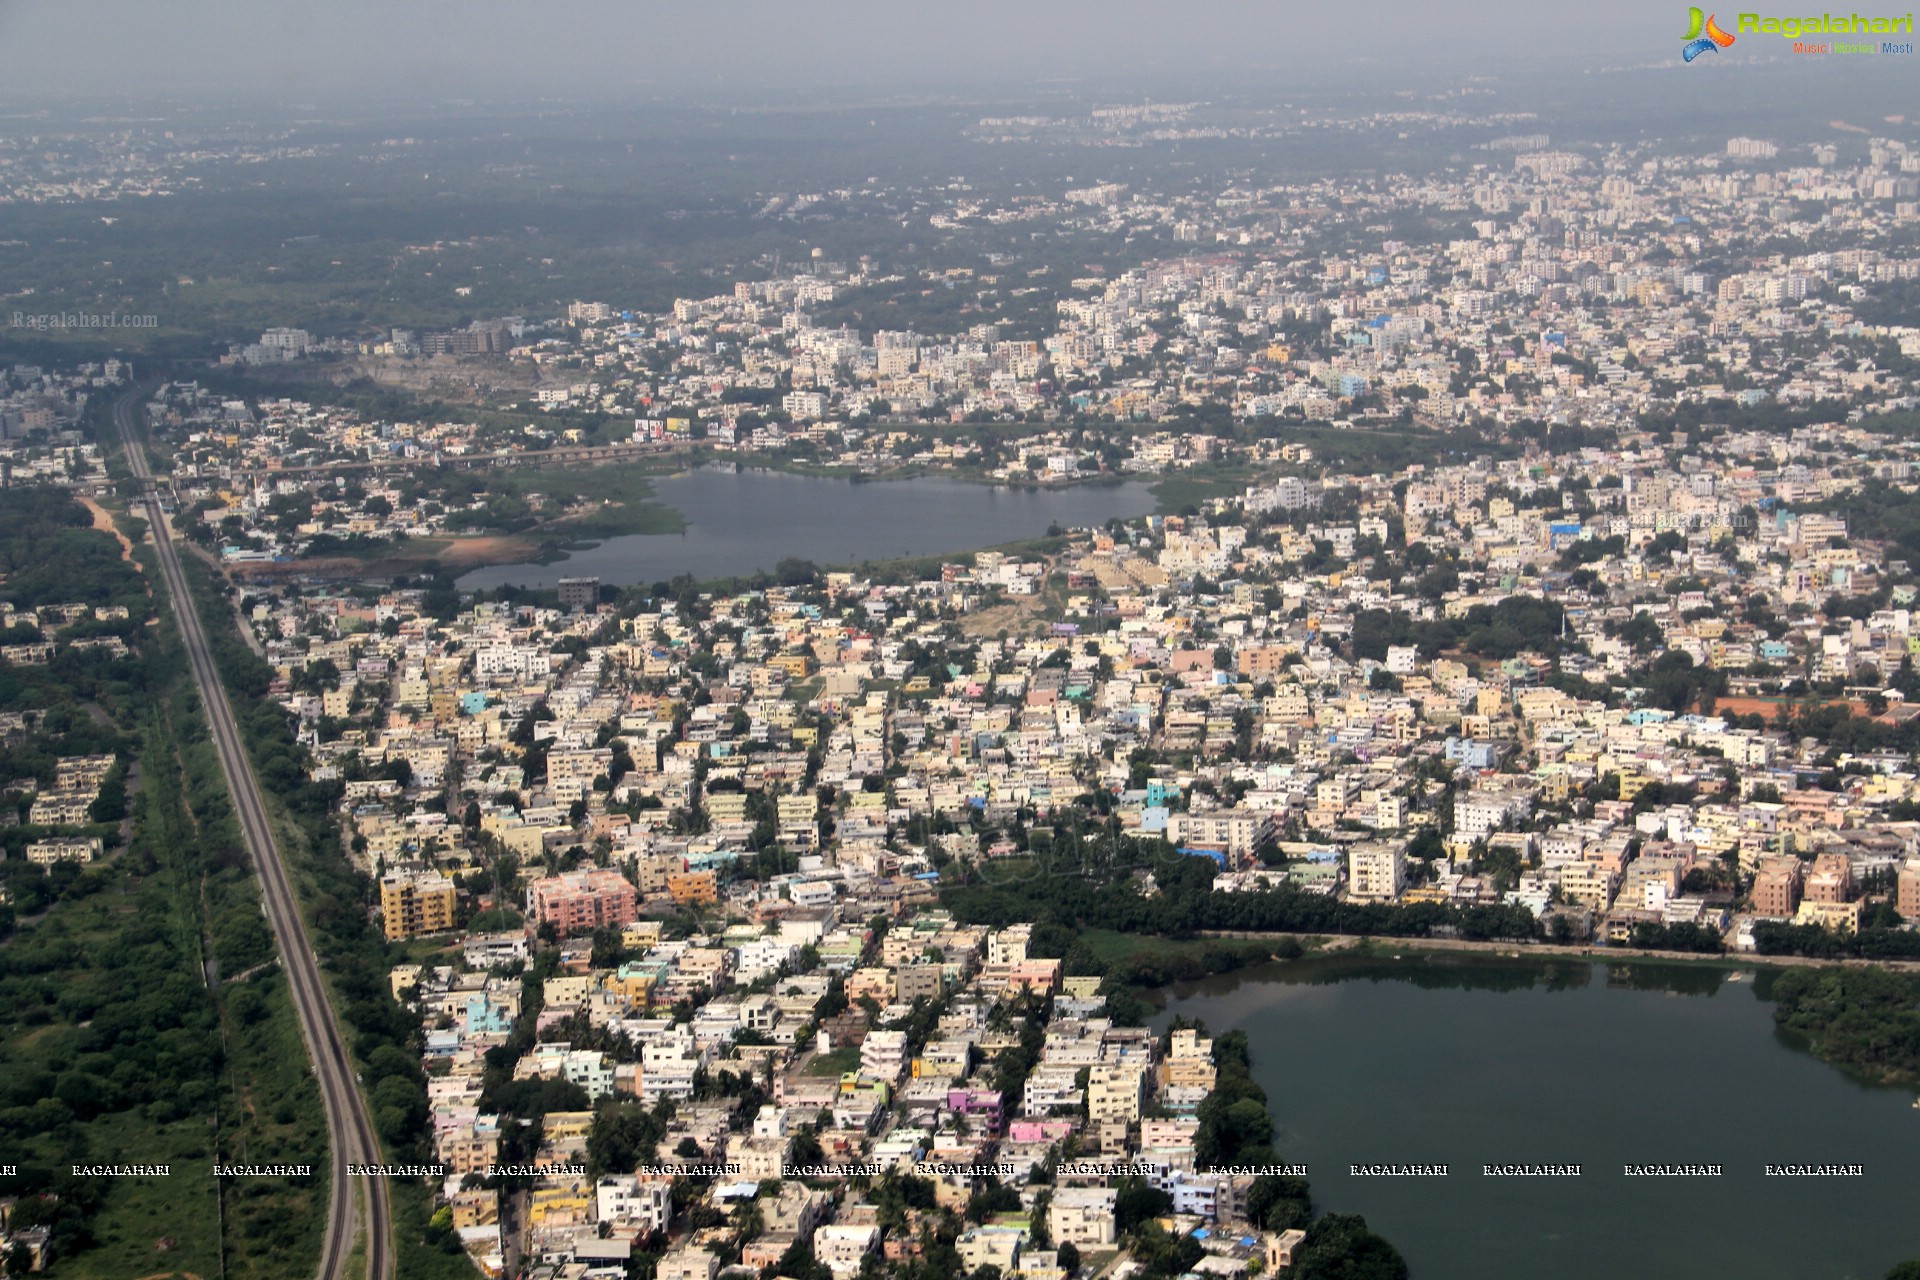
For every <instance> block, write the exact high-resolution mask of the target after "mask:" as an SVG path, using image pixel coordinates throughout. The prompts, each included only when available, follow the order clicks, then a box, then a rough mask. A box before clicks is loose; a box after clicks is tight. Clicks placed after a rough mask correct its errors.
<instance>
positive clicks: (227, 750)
mask: <svg viewBox="0 0 1920 1280" xmlns="http://www.w3.org/2000/svg"><path fill="white" fill-rule="evenodd" d="M140 394H141V389H140V388H136V389H135V390H133V391H129V392H128V393H126V394H125V395H123V396H121V397H120V399H119V400H118V401H116V402H115V404H114V406H113V421H114V427H115V429H116V430H117V431H118V432H119V434H120V439H121V442H122V444H123V445H124V446H125V450H126V458H127V466H128V467H129V469H130V470H131V471H132V472H133V475H134V478H135V479H136V480H137V481H139V483H140V496H139V498H138V499H137V501H138V502H139V503H140V504H141V505H142V506H143V507H144V508H145V512H146V516H147V520H148V523H149V525H150V527H151V528H152V530H153V544H154V549H155V551H156V553H157V556H158V559H159V562H160V575H161V578H162V580H163V581H164V582H165V583H166V587H167V595H168V596H169V597H170V598H171V601H172V608H173V613H174V617H175V619H176V621H177V622H178V624H179V627H180V637H181V642H182V644H183V645H184V646H185V648H186V652H187V659H188V662H189V663H190V665H191V666H192V668H193V678H194V683H195V684H196V686H198V688H199V690H200V700H201V702H202V703H203V704H205V707H206V713H207V722H208V724H209V726H210V727H211V729H212V733H213V743H214V747H215V750H216V751H217V753H218V755H219V757H220V769H221V772H222V773H223V774H225V775H226V780H227V788H228V790H229V791H230V792H231V793H232V795H233V801H234V812H235V813H236V814H237V815H238V817H239V819H240V830H241V834H242V835H243V837H244V838H245V841H246V846H247V854H248V857H249V858H250V859H251V861H252V863H253V868H254V873H255V875H256V876H257V877H258V878H259V881H260V896H261V901H262V903H263V904H264V905H265V908H266V913H267V920H268V922H269V924H270V925H271V926H272V928H273V935H274V941H275V943H276V944H277V945H278V947H279V951H280V956H281V959H282V962H283V963H284V965H285V966H286V971H287V977H288V980H289V989H290V990H291V991H292V993H293V1003H294V1011H295V1013H296V1014H297V1016H298V1017H299V1020H300V1034H301V1037H302V1038H303V1039H304V1040H305V1042H306V1046H307V1053H308V1056H309V1057H310V1058H311V1059H312V1062H313V1071H314V1077H315V1079H316V1080H318V1081H319V1084H320V1097H321V1102H322V1104H323V1107H324V1109H325V1114H326V1120H327V1134H328V1141H329V1145H330V1148H331V1153H332V1159H331V1160H330V1161H329V1162H328V1164H329V1167H330V1169H331V1186H330V1188H329V1192H328V1198H327V1227H326V1232H325V1235H324V1238H323V1241H324V1242H323V1245H322V1248H321V1252H320V1258H319V1267H318V1271H317V1273H316V1274H317V1275H318V1277H319V1280H359V1277H360V1276H361V1275H364V1276H365V1277H366V1280H393V1275H394V1257H393V1245H392V1241H393V1215H392V1210H391V1205H390V1202H389V1199H388V1195H387V1185H386V1180H385V1179H384V1178H381V1177H366V1178H356V1177H350V1176H349V1174H348V1166H349V1165H378V1164H380V1162H381V1159H382V1156H381V1151H380V1142H379V1138H378V1137H377V1135H376V1134H375V1132H374V1128H373V1121H372V1117H371V1113H370V1112H369V1110H368V1108H367V1101H366V1097H365V1095H364V1094H362V1092H361V1090H360V1085H359V1079H358V1076H357V1074H356V1073H355V1071H354V1069H353V1066H352V1063H351V1062H350V1060H349V1059H348V1057H347V1049H346V1042H345V1040H344V1039H343V1038H342V1036H341V1034H340V1027H339V1024H338V1022H336V1021H335V1019H334V1016H333V1009H332V1006H331V1004H330V1003H329V1001H328V999H327V990H326V985H325V983H324V981H323V980H322V978H321V975H320V965H319V962H318V960H317V959H316V958H315V956H314V953H313V945H312V943H311V941H310V940H309V939H308V937H307V930H306V924H305V922H304V921H303V920H302V918H301V915H300V905H299V902H298V900H297V899H296V898H295V896H294V892H293V885H292V882H291V881H290V880H289V878H288V875H287V868H286V864H285V862H284V861H283V860H282V858H281V854H280V847H279V843H278V841H277V840H276V839H275V838H274V834H273V824H272V823H271V822H270V821H269V820H268V817H267V807H266V802H265V800H264V799H263V797H262V795H261V792H260V783H259V780H258V779H257V778H256V777H255V776H254V772H253V765H252V762H251V761H250V760H249V759H248V756H247V750H246V743H245V741H244V740H243V739H242V738H241V736H240V730H239V726H238V725H237V724H236V722H235V721H234V718H233V707H232V705H231V704H230V703H229V702H228V700H227V693H226V686H225V685H224V684H223V683H222V682H221V680H220V671H219V668H218V666H217V665H216V664H215V662H214V659H213V652H212V649H211V648H210V647H209V645H208V643H207V636H206V631H205V629H204V628H203V627H202V626H201V623H200V616H199V613H198V611H197V609H196V608H195V606H194V601H193V595H192V592H191V590H190V588H189V586H188V583H187V578H186V574H185V572H184V571H183V570H182V569H181V567H180V557H179V554H178V552H177V551H176V549H175V548H174V545H173V528H172V524H171V522H170V521H169V520H168V518H167V513H166V511H165V509H164V508H163V507H162V505H161V501H160V496H159V493H158V491H157V490H156V487H155V482H154V476H153V472H152V470H151V468H150V466H149V464H148V460H147V455H146V449H145V446H144V445H143V444H142V442H141V440H140V435H139V432H138V431H137V430H136V429H135V426H134V422H133V416H132V415H133V411H134V407H135V405H137V404H138V403H139V400H140ZM363 1221H364V1224H365V1245H366V1249H365V1262H366V1266H365V1270H364V1272H361V1271H360V1269H359V1268H358V1267H355V1266H354V1265H353V1262H354V1257H353V1255H354V1247H355V1243H356V1237H357V1235H358V1233H359V1228H360V1226H361V1224H362V1222H363ZM350 1268H352V1270H351V1271H350ZM287 1274H294V1273H293V1272H291V1271H289V1272H288V1273H287Z"/></svg>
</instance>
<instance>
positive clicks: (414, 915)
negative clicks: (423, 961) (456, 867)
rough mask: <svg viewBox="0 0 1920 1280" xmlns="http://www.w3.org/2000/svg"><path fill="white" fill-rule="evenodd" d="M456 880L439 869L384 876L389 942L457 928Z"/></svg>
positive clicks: (384, 923)
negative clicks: (454, 925)
mask: <svg viewBox="0 0 1920 1280" xmlns="http://www.w3.org/2000/svg"><path fill="white" fill-rule="evenodd" d="M453 904H454V887H453V881H451V880H449V879H447V877H445V876H443V875H441V874H440V873H439V872H437V871H417V872H395V873H393V874H391V875H386V876H382V877H381V878H380V918H381V922H382V926H383V927H384V929H385V930H386V935H387V941H388V942H398V941H399V940H400V939H402V938H417V937H419V936H420V935H421V934H424V933H445V932H446V931H447V930H449V929H451V928H453Z"/></svg>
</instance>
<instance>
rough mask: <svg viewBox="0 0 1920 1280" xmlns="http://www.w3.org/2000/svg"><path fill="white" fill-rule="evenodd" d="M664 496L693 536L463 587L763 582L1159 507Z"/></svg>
mask: <svg viewBox="0 0 1920 1280" xmlns="http://www.w3.org/2000/svg"><path fill="white" fill-rule="evenodd" d="M653 490H654V498H655V500H656V501H659V502H663V503H665V504H666V505H668V506H670V507H673V508H675V509H677V510H678V511H680V513H681V514H682V515H684V516H685V517H686V520H687V530H686V532H685V533H679V534H634V535H631V536H627V537H620V538H609V539H608V540H607V541H605V542H602V543H600V544H599V545H598V546H595V547H592V548H591V549H588V550H584V551H575V552H573V553H572V554H570V555H569V556H568V557H567V558H566V559H564V560H561V561H558V562H556V563H554V564H549V565H538V564H516V565H492V566H489V567H487V568H484V569H476V570H474V571H473V572H472V573H469V574H467V575H466V576H464V577H462V578H461V579H460V585H461V586H462V587H464V588H467V589H469V590H473V589H478V588H484V587H497V586H501V585H503V584H505V583H514V584H516V585H519V586H525V587H550V586H552V585H553V584H554V583H556V582H558V581H559V580H560V579H561V578H563V577H573V576H576V575H579V576H595V577H598V578H599V579H600V580H601V581H602V582H606V583H611V584H615V585H619V586H627V585H630V584H632V583H636V582H661V581H664V580H666V579H668V578H671V577H673V576H675V575H676V574H681V573H691V574H692V575H694V576H695V577H696V578H724V577H731V576H734V575H745V574H751V573H755V572H758V571H760V570H770V569H772V568H773V567H774V565H776V564H778V563H779V562H780V561H781V560H782V559H784V558H786V557H788V556H797V557H799V558H800V559H802V560H812V561H814V562H815V563H816V564H821V565H835V564H855V563H858V562H860V561H862V560H885V559H892V558H894V557H898V556H924V555H940V554H957V553H959V552H962V551H973V550H977V549H979V548H981V547H990V546H994V545H996V544H998V543H1002V542H1015V541H1019V540H1020V539H1023V538H1037V537H1040V536H1042V535H1044V534H1045V533H1046V531H1047V528H1048V527H1049V526H1050V525H1054V524H1059V525H1062V526H1067V527H1071V526H1074V525H1094V524H1104V523H1106V522H1107V521H1108V520H1111V519H1116V518H1118V519H1122V520H1125V519H1131V518H1133V517H1135V516H1142V515H1146V514H1147V513H1148V512H1150V511H1152V510H1153V508H1154V499H1153V494H1152V493H1150V492H1149V491H1148V488H1147V486H1146V485H1145V484H1142V483H1139V482H1137V481H1135V482H1129V483H1126V484H1120V485H1105V486H1098V487H1088V486H1079V487H1075V488H1071V489H1052V490H1029V489H999V488H992V487H990V486H987V485H979V484H968V483H965V482H963V481H959V480H943V479H937V478H921V479H914V480H876V481H870V482H867V483H856V482H854V481H852V480H841V479H834V478H829V477H821V476H798V475H789V474H787V473H785V472H779V471H752V470H745V471H738V472H736V471H734V470H732V469H731V468H727V467H702V468H699V469H697V470H694V471H689V472H685V473H682V474H680V475H675V476H667V477H664V478H662V479H659V480H656V481H654V482H653Z"/></svg>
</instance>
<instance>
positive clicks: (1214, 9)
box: [0, 0, 1686, 98]
mask: <svg viewBox="0 0 1920 1280" xmlns="http://www.w3.org/2000/svg"><path fill="white" fill-rule="evenodd" d="M1685 23H1686V6H1685V5H1683V4H1678V3H1672V2H1671V0H1621V2H1619V3H1602V4H1599V5H1581V6H1570V5H1560V4H1542V3H1540V0H1468V2H1466V3H1460V2H1453V0H1372V2H1371V3H1367V4H1365V5H1356V4H1351V3H1346V2H1344V0H1318V2H1315V3H1305V2H1303V0H958V2H955V3H935V2H934V0H462V2H459V3H456V2H454V0H309V2H308V3H303V4H293V3H288V2H287V0H0V94H8V95H14V94H18V93H22V92H24V93H30V94H39V93H57V94H63V95H65V94H76V95H80V96H85V97H95V96H118V95H123V94H133V95H136V96H137V95H142V94H145V93H148V92H155V91H160V92H178V91H181V90H191V89H194V88H202V89H210V90H215V91H219V92H227V91H244V92H259V91H266V92H269V93H273V94H276V95H280V96H284V97H288V98H299V97H309V98H331V97H334V96H335V95H341V94H356V93H361V92H366V91H369V90H373V91H380V90H387V91H405V90H408V89H410V88H418V89H422V90H424V91H425V92H428V93H431V94H434V95H440V96H445V95H454V96H463V97H490V96H495V95H498V94H503V93H504V94H513V95H519V94H524V93H528V92H532V93H563V94H573V93H578V94H582V95H592V96H599V95H616V96H617V95H623V94H627V93H631V92H636V91H643V90H648V89H658V88H668V87H673V88H678V87H693V88H696V89H697V90H698V91H699V92H700V96H702V97H715V96H720V95H724V94H730V93H738V94H740V95H742V96H747V95H750V94H753V93H754V92H755V91H757V90H759V89H762V88H766V87H775V88H781V89H786V88H794V87H801V88H828V89H840V88H844V89H847V90H849V91H850V92H853V93H858V92H859V91H861V90H862V89H864V88H866V87H868V86H871V87H872V88H874V89H876V90H884V91H886V92H897V91H899V90H900V89H902V88H905V87H911V86H913V85H916V84H919V85H925V86H926V87H928V88H931V89H941V90H947V89H956V88H958V89H964V88H965V87H966V86H967V85H969V84H982V85H985V84H995V85H1004V84H1005V83H1006V82H1007V81H1008V80H1012V79H1016V78H1021V79H1029V80H1044V79H1055V78H1058V79H1066V78H1083V79H1085V78H1091V79H1097V80H1107V79H1116V78H1117V79H1127V78H1134V79H1143V80H1144V79H1147V78H1151V77H1156V76H1163V75H1168V74H1181V75H1193V74H1196V73H1202V74H1203V73H1206V72H1209V71H1220V72H1227V71H1248V70H1279V71H1298V72H1318V73H1326V72H1338V71H1342V70H1349V69H1350V70H1351V72H1352V73H1353V74H1354V75H1355V76H1356V77H1365V78H1366V79H1367V80H1369V81H1372V80H1374V79H1387V78H1389V74H1388V73H1389V72H1390V71H1392V70H1395V69H1406V68H1414V67H1427V68H1431V69H1433V70H1436V71H1442V72H1449V73H1463V72H1481V73H1489V74H1498V72H1499V71H1500V70H1501V68H1502V67H1503V66H1508V65H1513V61H1512V60H1514V59H1519V60H1521V61H1525V62H1528V63H1533V64H1537V63H1538V62H1539V61H1541V60H1542V59H1546V58H1556V59H1567V60H1571V61H1576V62H1577V61H1578V60H1582V59H1592V60H1595V61H1602V60H1607V61H1614V62H1620V61H1642V60H1647V59H1653V58H1660V57H1671V56H1673V55H1674V54H1675V53H1676V52H1677V50H1678V48H1679V45H1680V43H1681V39H1680V35H1681V32H1682V31H1683V29H1684V28H1685Z"/></svg>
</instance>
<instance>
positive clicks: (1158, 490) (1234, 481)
mask: <svg viewBox="0 0 1920 1280" xmlns="http://www.w3.org/2000/svg"><path fill="white" fill-rule="evenodd" d="M1253 479H1254V474H1253V472H1251V471H1240V470H1232V471H1217V472H1200V473H1197V474H1196V473H1193V472H1186V473H1182V474H1180V475H1173V476H1168V477H1166V478H1165V479H1163V480H1158V481H1155V482H1154V484H1153V485H1152V490H1153V496H1154V499H1155V501H1156V502H1157V503H1158V504H1159V505H1158V506H1157V507H1156V508H1155V510H1157V511H1158V512H1159V513H1160V514H1161V515H1174V514H1177V513H1179V512H1180V511H1182V510H1184V509H1185V508H1187V507H1204V506H1205V505H1206V504H1207V502H1208V501H1210V500H1211V499H1214V498H1234V497H1238V496H1239V495H1240V494H1242V493H1244V492H1246V488H1247V486H1248V485H1249V484H1251V483H1252V482H1253Z"/></svg>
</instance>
